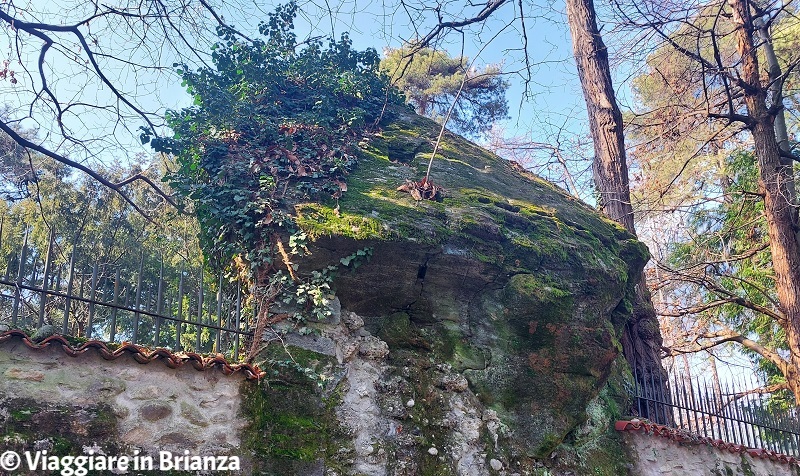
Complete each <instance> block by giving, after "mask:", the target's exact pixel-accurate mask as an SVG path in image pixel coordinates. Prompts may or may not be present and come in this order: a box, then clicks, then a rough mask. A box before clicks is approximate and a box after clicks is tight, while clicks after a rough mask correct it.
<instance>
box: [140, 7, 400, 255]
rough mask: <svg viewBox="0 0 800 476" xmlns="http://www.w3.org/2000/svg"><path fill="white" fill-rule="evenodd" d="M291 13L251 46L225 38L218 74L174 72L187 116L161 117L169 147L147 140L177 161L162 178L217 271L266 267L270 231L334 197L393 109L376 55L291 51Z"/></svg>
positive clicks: (283, 10) (341, 49)
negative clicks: (190, 209)
mask: <svg viewBox="0 0 800 476" xmlns="http://www.w3.org/2000/svg"><path fill="white" fill-rule="evenodd" d="M296 13H297V5H296V4H295V3H294V2H290V3H288V4H286V5H284V6H280V7H278V8H277V9H276V11H275V13H272V14H270V15H269V18H268V20H267V21H266V22H262V23H261V24H260V26H259V31H260V32H261V33H262V34H263V36H264V39H257V40H254V41H253V42H252V43H245V42H243V41H242V40H241V39H240V37H238V36H236V35H234V34H233V33H232V32H230V31H226V30H224V29H221V30H220V31H219V34H220V38H221V41H220V42H219V43H217V44H216V45H214V47H213V49H214V52H213V61H214V68H203V69H200V70H197V71H189V70H187V69H186V68H185V67H180V68H181V69H180V72H181V74H182V76H183V84H184V86H185V87H186V89H187V91H188V92H189V93H190V94H191V95H192V96H193V97H194V106H193V107H190V108H187V109H184V110H182V111H174V112H171V113H170V114H169V115H168V122H169V124H170V126H171V127H172V129H173V130H174V136H173V137H172V138H170V139H153V141H152V142H153V146H154V148H155V149H156V150H160V151H165V152H170V153H174V154H175V155H176V156H177V161H178V169H177V170H175V171H173V173H171V174H169V176H168V177H167V178H168V180H169V182H170V184H171V185H172V186H173V187H174V188H175V189H176V190H177V191H178V192H179V193H181V194H182V195H183V196H185V197H188V198H189V199H191V200H192V201H193V202H194V204H195V210H196V212H197V216H198V218H199V221H200V225H201V229H202V236H201V242H202V245H203V248H204V250H205V251H206V254H207V256H208V257H210V258H213V259H218V260H220V262H221V263H226V262H228V260H229V259H230V258H232V257H233V256H241V257H243V258H244V259H245V260H246V261H247V262H249V263H250V264H251V266H252V268H253V269H255V268H258V267H259V266H261V265H267V268H269V267H271V266H272V261H273V257H274V256H273V253H272V251H274V250H273V249H272V245H274V244H275V243H274V238H273V235H274V233H284V232H285V233H290V234H291V233H294V232H296V231H297V229H296V227H295V225H294V220H293V218H292V213H293V209H292V207H291V205H293V204H295V203H297V202H298V201H301V200H308V199H320V198H324V197H334V198H337V197H339V196H340V195H341V194H342V193H343V192H344V191H345V190H346V189H347V187H346V184H345V177H346V176H347V174H348V172H349V171H350V170H352V169H353V167H355V166H356V162H357V158H356V151H355V147H357V144H358V142H359V141H360V140H361V139H362V138H363V137H364V135H365V134H366V133H367V132H368V131H369V130H371V129H372V128H373V127H374V124H375V123H376V121H377V120H378V119H379V117H380V115H381V113H382V111H383V108H384V106H385V104H386V103H387V101H388V102H393V103H397V102H399V100H400V99H399V95H398V94H397V93H396V92H395V91H394V90H393V89H392V88H391V87H390V86H389V81H388V78H387V77H386V76H384V75H383V74H381V73H380V71H379V70H378V64H379V57H378V54H377V52H376V51H375V50H372V49H368V50H365V51H356V50H354V49H352V42H351V40H350V39H349V38H348V36H347V34H343V35H342V37H341V38H340V39H339V40H338V41H334V40H332V39H331V40H330V42H329V44H328V45H327V47H326V46H323V44H322V42H321V41H320V40H316V39H311V40H308V41H306V42H303V43H298V39H297V37H296V35H295V33H294V31H293V21H294V18H295V15H296ZM142 139H143V141H148V140H149V139H150V131H148V130H145V131H144V133H143V137H142Z"/></svg>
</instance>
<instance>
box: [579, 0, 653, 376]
mask: <svg viewBox="0 0 800 476" xmlns="http://www.w3.org/2000/svg"><path fill="white" fill-rule="evenodd" d="M566 4H567V19H568V22H569V27H570V31H571V33H572V49H573V53H574V55H575V62H576V64H577V67H578V76H579V77H580V81H581V86H582V88H583V96H584V98H585V100H586V109H587V111H588V113H589V127H590V129H591V133H592V139H593V141H594V151H595V157H594V163H593V170H594V183H595V188H596V191H597V196H598V197H597V200H598V206H599V207H600V210H601V211H602V212H603V213H605V214H606V215H607V216H608V217H609V218H611V219H613V220H615V221H617V222H619V223H620V224H622V226H624V227H625V229H626V230H628V231H629V232H631V233H632V234H634V235H635V234H636V230H635V228H634V223H633V207H632V206H631V198H630V186H629V183H628V166H627V159H626V157H625V139H624V135H623V130H622V126H623V124H622V113H621V112H620V110H619V107H618V106H617V100H616V97H615V94H614V86H613V84H612V82H611V70H610V68H609V64H608V51H607V50H606V47H605V45H604V44H603V40H602V38H601V36H600V31H599V30H598V28H597V21H596V15H595V10H594V4H593V1H592V0H566ZM622 345H623V352H624V354H625V357H626V358H627V360H628V362H629V363H630V364H631V365H632V366H633V365H637V366H638V367H639V369H641V371H640V372H639V373H640V375H644V376H647V375H648V374H650V373H657V374H658V375H659V377H661V376H664V375H665V373H664V370H663V367H662V365H661V355H660V352H661V345H662V338H661V332H660V330H659V325H658V319H657V318H656V314H655V310H654V308H653V304H652V301H651V298H650V293H649V291H648V290H647V285H646V283H645V277H644V273H642V274H641V276H639V284H638V285H637V286H636V296H635V302H634V303H633V317H632V319H631V320H630V321H629V322H628V324H627V325H626V327H625V334H624V336H623V339H622ZM662 380H663V381H664V382H666V379H662ZM664 390H665V391H666V389H664Z"/></svg>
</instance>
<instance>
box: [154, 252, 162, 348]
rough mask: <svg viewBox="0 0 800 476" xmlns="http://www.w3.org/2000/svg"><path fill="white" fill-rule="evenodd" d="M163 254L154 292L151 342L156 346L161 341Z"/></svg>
mask: <svg viewBox="0 0 800 476" xmlns="http://www.w3.org/2000/svg"><path fill="white" fill-rule="evenodd" d="M163 300H164V255H161V267H160V268H159V270H158V292H157V293H156V335H155V338H154V340H153V344H154V345H155V346H156V347H158V344H159V343H160V341H161V313H162V312H164V306H163V304H162V301H163Z"/></svg>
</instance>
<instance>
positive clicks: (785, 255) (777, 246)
mask: <svg viewBox="0 0 800 476" xmlns="http://www.w3.org/2000/svg"><path fill="white" fill-rule="evenodd" d="M730 5H731V6H732V7H733V20H734V22H735V24H736V26H737V28H736V40H737V50H738V53H739V55H740V56H741V58H742V63H741V64H742V74H741V78H742V80H743V81H744V82H745V83H747V87H744V88H742V93H743V95H744V101H745V105H746V106H747V113H748V115H749V117H750V123H749V124H748V125H749V128H750V131H751V133H752V134H753V143H754V148H755V154H756V158H757V160H758V168H759V186H760V187H761V188H762V189H763V192H764V214H765V216H766V220H767V230H768V233H769V240H770V251H771V253H772V266H773V269H774V272H775V290H776V292H777V295H778V301H779V302H780V305H781V308H782V309H781V310H782V311H783V314H784V316H786V317H785V322H782V323H780V324H781V325H782V327H783V328H784V330H785V331H786V340H787V342H788V345H789V357H790V358H789V361H790V367H791V368H792V370H793V371H792V372H790V373H791V374H792V375H787V381H788V383H789V386H790V387H791V389H792V392H794V395H795V403H796V404H797V405H800V391H799V390H800V380H798V378H797V369H800V246H798V239H797V234H796V230H797V223H796V216H797V215H796V212H795V209H794V207H793V204H792V195H791V193H790V191H791V189H793V188H794V187H793V185H794V183H793V179H792V170H791V167H787V166H786V165H784V164H783V163H782V161H781V154H780V147H779V145H778V140H777V139H776V136H775V127H774V123H775V117H774V115H773V114H772V113H771V112H770V110H769V109H768V108H767V90H766V88H765V87H763V86H762V84H761V80H760V77H759V67H758V54H757V51H756V49H755V46H754V42H753V34H754V32H755V29H754V25H753V18H752V16H751V14H750V8H749V2H748V1H747V0H730Z"/></svg>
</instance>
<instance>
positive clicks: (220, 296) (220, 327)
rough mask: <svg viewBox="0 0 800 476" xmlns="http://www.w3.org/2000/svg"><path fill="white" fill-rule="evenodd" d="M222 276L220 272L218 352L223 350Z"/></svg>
mask: <svg viewBox="0 0 800 476" xmlns="http://www.w3.org/2000/svg"><path fill="white" fill-rule="evenodd" d="M222 278H223V273H222V272H221V271H220V273H219V287H217V327H219V329H217V343H216V344H217V346H216V347H217V348H216V349H215V351H216V352H222V345H221V344H222Z"/></svg>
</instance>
